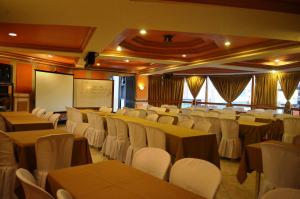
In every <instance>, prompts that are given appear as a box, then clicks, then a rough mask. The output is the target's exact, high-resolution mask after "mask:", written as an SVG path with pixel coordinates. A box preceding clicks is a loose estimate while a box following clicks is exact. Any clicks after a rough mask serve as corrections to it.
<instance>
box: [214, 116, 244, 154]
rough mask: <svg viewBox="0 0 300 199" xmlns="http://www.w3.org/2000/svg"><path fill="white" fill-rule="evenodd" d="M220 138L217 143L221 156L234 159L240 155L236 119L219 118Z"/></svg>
mask: <svg viewBox="0 0 300 199" xmlns="http://www.w3.org/2000/svg"><path fill="white" fill-rule="evenodd" d="M220 121H221V132H222V139H221V142H220V145H219V154H220V156H221V157H227V158H232V159H236V158H239V157H240V155H241V141H240V138H239V123H238V122H237V121H236V120H229V119H221V120H220Z"/></svg>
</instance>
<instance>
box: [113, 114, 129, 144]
mask: <svg viewBox="0 0 300 199" xmlns="http://www.w3.org/2000/svg"><path fill="white" fill-rule="evenodd" d="M114 120H115V124H116V129H117V140H122V141H125V140H128V125H127V123H126V122H124V121H123V120H120V119H114Z"/></svg>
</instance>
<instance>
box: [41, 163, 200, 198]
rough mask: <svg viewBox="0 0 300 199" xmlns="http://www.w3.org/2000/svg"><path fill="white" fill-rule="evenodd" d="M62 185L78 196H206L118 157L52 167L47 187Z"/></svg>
mask: <svg viewBox="0 0 300 199" xmlns="http://www.w3.org/2000/svg"><path fill="white" fill-rule="evenodd" d="M61 188H63V189H66V190H68V192H70V194H71V195H72V196H73V197H74V198H76V199H99V198H109V199H142V198H144V199H146V198H147V199H166V198H169V199H204V197H201V196H199V195H196V194H194V193H192V192H189V191H187V190H184V189H182V188H180V187H178V186H175V185H173V184H170V183H168V182H166V181H163V180H160V179H158V178H156V177H153V176H151V175H149V174H147V173H144V172H142V171H139V170H137V169H134V168H132V167H129V166H127V165H125V164H122V163H121V162H119V161H116V160H109V161H103V162H100V163H96V164H88V165H83V166H77V167H70V168H65V169H60V170H55V171H50V172H49V173H48V177H47V182H46V190H47V191H48V192H49V193H50V194H51V195H52V196H53V197H55V196H56V192H57V190H58V189H61Z"/></svg>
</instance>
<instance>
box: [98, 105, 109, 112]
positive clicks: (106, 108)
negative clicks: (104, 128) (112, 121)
mask: <svg viewBox="0 0 300 199" xmlns="http://www.w3.org/2000/svg"><path fill="white" fill-rule="evenodd" d="M99 111H100V112H105V113H111V112H112V108H110V107H106V106H101V107H100V108H99Z"/></svg>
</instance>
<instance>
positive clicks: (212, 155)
mask: <svg viewBox="0 0 300 199" xmlns="http://www.w3.org/2000/svg"><path fill="white" fill-rule="evenodd" d="M110 117H113V118H118V119H121V120H123V121H125V122H135V123H138V124H141V125H143V126H150V127H156V128H159V129H161V130H162V131H164V132H165V134H166V151H168V152H169V153H170V155H171V157H172V162H175V161H176V160H179V159H181V158H187V157H192V158H200V159H204V160H207V161H209V162H211V163H213V164H215V165H216V166H218V167H220V158H219V153H218V145H217V139H216V135H215V134H208V133H206V132H202V131H199V130H194V129H189V128H184V127H180V126H176V125H171V124H161V123H158V122H152V121H149V120H145V119H141V118H135V117H129V116H125V115H117V114H114V115H110Z"/></svg>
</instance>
